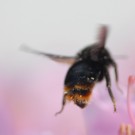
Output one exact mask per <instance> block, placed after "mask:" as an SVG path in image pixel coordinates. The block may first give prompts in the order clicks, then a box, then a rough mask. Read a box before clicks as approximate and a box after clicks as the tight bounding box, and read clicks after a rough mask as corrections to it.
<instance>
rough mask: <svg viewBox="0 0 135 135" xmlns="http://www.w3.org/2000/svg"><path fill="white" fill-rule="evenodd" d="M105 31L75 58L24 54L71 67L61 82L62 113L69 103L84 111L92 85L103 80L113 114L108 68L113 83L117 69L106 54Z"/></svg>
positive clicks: (104, 28)
mask: <svg viewBox="0 0 135 135" xmlns="http://www.w3.org/2000/svg"><path fill="white" fill-rule="evenodd" d="M107 34H108V29H107V27H106V26H103V27H101V29H100V31H99V37H98V42H97V43H95V44H93V45H90V46H88V47H86V48H84V49H83V50H81V51H80V52H79V53H77V55H76V56H75V57H66V56H59V55H53V54H48V53H43V52H39V51H36V50H33V49H30V48H25V51H29V52H31V53H35V54H39V55H43V56H46V57H49V58H50V59H52V60H54V61H57V62H62V63H68V64H71V67H70V68H69V70H68V72H67V75H66V77H65V82H64V96H63V101H62V108H61V110H60V111H59V112H57V113H56V115H57V114H59V113H61V112H62V111H63V109H64V106H65V104H66V101H67V100H68V101H73V102H74V103H75V104H76V105H77V106H79V107H81V108H84V107H86V106H87V104H88V101H89V99H90V97H91V95H92V90H93V87H94V86H95V84H96V83H97V82H99V81H102V80H103V79H104V78H105V80H106V86H107V89H108V92H109V95H110V98H111V100H112V102H113V106H114V111H116V103H115V99H114V96H113V93H112V90H111V80H110V75H109V71H108V68H109V67H110V66H112V67H113V68H114V71H115V79H116V82H118V73H117V65H116V63H115V61H114V60H113V59H112V57H111V55H110V53H109V51H108V50H107V49H106V48H105V44H106V39H107Z"/></svg>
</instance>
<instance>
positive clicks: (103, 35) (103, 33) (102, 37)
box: [98, 25, 109, 48]
mask: <svg viewBox="0 0 135 135" xmlns="http://www.w3.org/2000/svg"><path fill="white" fill-rule="evenodd" d="M108 33H109V28H108V27H107V26H106V25H102V26H101V28H100V29H99V33H98V44H99V47H101V48H104V46H105V42H106V40H107V36H108Z"/></svg>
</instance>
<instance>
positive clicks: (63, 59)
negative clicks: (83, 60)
mask: <svg viewBox="0 0 135 135" xmlns="http://www.w3.org/2000/svg"><path fill="white" fill-rule="evenodd" d="M21 49H22V50H23V51H25V52H29V53H33V54H37V55H42V56H46V57H48V58H49V59H51V60H53V61H56V62H60V63H65V64H73V63H74V62H75V61H76V58H75V57H70V56H61V55H55V54H49V53H45V52H40V51H37V50H34V49H32V48H29V47H28V46H25V45H23V46H22V47H21Z"/></svg>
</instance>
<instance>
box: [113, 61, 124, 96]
mask: <svg viewBox="0 0 135 135" xmlns="http://www.w3.org/2000/svg"><path fill="white" fill-rule="evenodd" d="M112 66H113V68H114V73H115V80H116V85H117V88H118V90H119V91H120V92H121V93H123V92H122V90H121V88H120V87H119V84H118V80H119V78H118V70H117V64H116V63H115V62H114V61H112Z"/></svg>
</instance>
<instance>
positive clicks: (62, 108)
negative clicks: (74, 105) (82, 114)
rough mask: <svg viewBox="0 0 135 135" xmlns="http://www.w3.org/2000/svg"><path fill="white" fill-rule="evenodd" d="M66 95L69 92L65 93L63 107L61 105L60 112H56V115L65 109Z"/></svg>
mask: <svg viewBox="0 0 135 135" xmlns="http://www.w3.org/2000/svg"><path fill="white" fill-rule="evenodd" d="M66 96H67V93H66V94H64V96H63V101H62V107H61V109H60V111H58V112H56V113H55V116H57V115H58V114H60V113H62V111H63V110H64V106H65V104H66Z"/></svg>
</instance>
